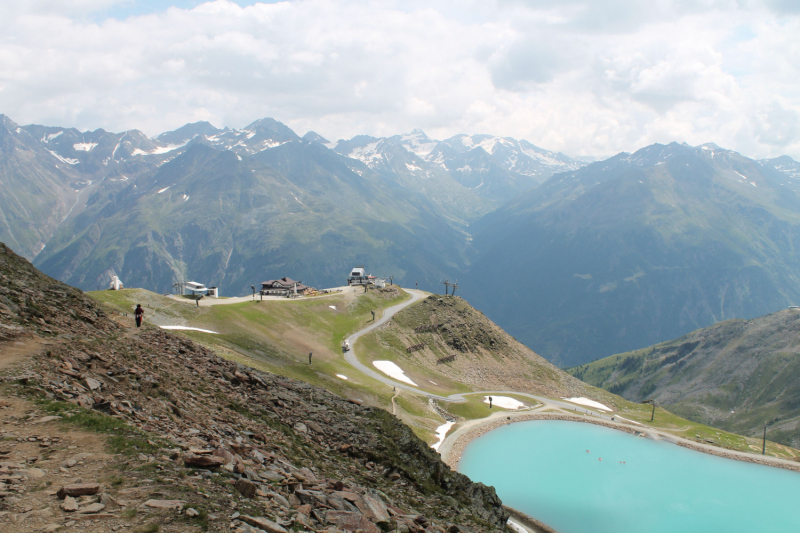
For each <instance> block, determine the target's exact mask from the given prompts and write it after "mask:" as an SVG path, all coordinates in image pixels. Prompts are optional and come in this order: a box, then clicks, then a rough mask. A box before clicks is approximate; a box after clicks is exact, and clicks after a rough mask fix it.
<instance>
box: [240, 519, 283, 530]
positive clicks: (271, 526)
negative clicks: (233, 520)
mask: <svg viewBox="0 0 800 533" xmlns="http://www.w3.org/2000/svg"><path fill="white" fill-rule="evenodd" d="M239 520H241V521H242V522H244V523H246V524H250V525H251V526H253V527H257V528H259V529H263V530H264V531H266V532H267V533H288V531H286V529H284V528H283V526H281V525H279V524H276V523H275V522H273V521H272V520H268V519H266V518H264V517H263V516H259V517H253V516H247V515H242V516H240V517H239Z"/></svg>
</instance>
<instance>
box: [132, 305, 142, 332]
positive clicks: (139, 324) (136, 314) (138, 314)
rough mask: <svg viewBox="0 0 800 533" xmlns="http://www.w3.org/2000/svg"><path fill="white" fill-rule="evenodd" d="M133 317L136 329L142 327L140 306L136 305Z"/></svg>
mask: <svg viewBox="0 0 800 533" xmlns="http://www.w3.org/2000/svg"><path fill="white" fill-rule="evenodd" d="M133 316H134V317H135V318H136V327H137V328H140V327H142V318H143V317H144V309H142V304H136V311H134V312H133Z"/></svg>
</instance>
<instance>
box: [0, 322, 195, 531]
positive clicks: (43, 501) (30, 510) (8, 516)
mask: <svg viewBox="0 0 800 533" xmlns="http://www.w3.org/2000/svg"><path fill="white" fill-rule="evenodd" d="M138 333H139V332H138V331H137V330H136V328H128V331H126V336H129V337H133V336H136V335H138ZM57 344H59V343H58V342H52V341H50V340H44V339H39V338H17V339H15V340H12V341H10V342H4V343H0V383H2V385H0V530H2V531H11V530H12V528H13V531H14V532H15V533H33V532H41V531H44V532H54V531H81V532H84V531H87V532H107V531H124V530H128V531H130V530H131V529H130V528H137V527H139V526H142V525H143V524H145V523H146V521H148V517H147V516H146V515H145V514H144V513H139V512H137V508H138V507H139V506H140V505H141V502H142V501H143V500H144V499H146V498H147V497H148V496H149V495H150V494H151V492H152V490H151V489H153V487H151V486H146V484H145V486H141V483H140V482H139V481H138V480H137V479H136V478H137V477H139V476H138V475H135V474H132V473H131V472H130V470H129V469H128V467H125V468H123V469H120V467H121V466H123V465H129V466H130V467H136V466H141V465H144V464H147V463H148V462H149V461H151V460H152V458H151V457H145V456H140V457H139V458H138V460H137V459H133V458H126V457H125V456H122V455H118V454H112V453H108V448H107V444H106V442H107V441H106V438H105V437H103V436H100V435H98V434H97V433H94V432H89V431H84V430H80V429H75V428H73V427H71V426H70V425H66V424H63V423H62V422H61V420H62V416H56V415H52V414H50V413H47V412H46V411H45V410H44V409H43V407H42V406H40V405H37V404H36V403H34V402H33V401H30V400H28V399H25V398H23V397H21V396H24V393H21V389H22V388H23V387H24V385H22V384H21V383H19V382H16V381H15V380H13V378H16V377H24V376H27V375H30V374H31V370H32V368H33V363H34V357H36V356H39V355H43V354H44V352H45V350H47V349H48V347H50V346H55V345H57ZM9 377H10V378H12V381H9ZM20 394H21V396H19V395H20ZM63 414H64V415H65V416H67V417H69V416H71V414H72V413H69V412H67V413H63ZM145 481H147V480H145ZM75 483H99V484H100V488H99V491H98V493H97V494H95V495H88V496H81V497H76V498H75V500H76V504H77V505H79V506H80V508H81V510H79V511H75V512H70V513H67V512H65V511H64V510H62V507H61V506H62V504H63V503H64V501H65V500H62V499H60V498H58V497H57V496H56V493H57V491H58V489H60V488H61V487H63V486H65V485H71V484H75ZM91 505H95V506H99V507H101V508H102V509H101V510H100V511H99V512H96V513H92V514H87V513H83V512H82V510H83V509H88V508H89V507H90V506H91ZM169 521H170V522H171V521H172V519H169ZM12 524H13V526H12ZM162 531H174V532H180V533H184V532H188V531H197V527H196V526H189V525H188V524H172V525H170V526H167V527H166V528H164V529H162Z"/></svg>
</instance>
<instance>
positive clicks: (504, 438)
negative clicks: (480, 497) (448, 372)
mask: <svg viewBox="0 0 800 533" xmlns="http://www.w3.org/2000/svg"><path fill="white" fill-rule="evenodd" d="M587 450H589V451H588V452H587ZM601 458H602V461H600V459H601ZM458 470H459V471H460V472H462V473H464V474H466V475H468V476H469V477H470V478H472V480H473V481H481V482H483V483H485V484H486V485H493V486H494V487H495V489H496V490H497V494H498V495H499V496H500V498H501V499H502V500H503V503H504V504H506V505H508V506H510V507H513V508H515V509H517V510H519V511H522V512H523V513H526V514H528V515H530V516H532V517H534V518H536V519H537V520H540V521H542V522H544V523H545V524H547V525H549V526H550V527H552V528H554V529H556V530H557V531H558V532H559V533H677V532H680V533H738V532H741V533H752V532H763V533H782V532H792V533H797V532H800V473H797V472H792V471H789V470H784V469H780V468H774V467H768V466H761V465H756V464H752V463H745V462H742V461H734V460H731V459H723V458H721V457H716V456H713V455H709V454H705V453H700V452H695V451H692V450H688V449H686V448H681V447H680V446H677V445H675V444H669V443H666V442H660V441H652V440H650V439H645V438H641V437H636V436H633V435H630V434H628V433H624V432H621V431H616V430H613V429H608V428H605V427H602V426H596V425H594V424H585V423H580V422H567V421H555V420H542V421H538V420H537V421H529V422H518V423H514V424H510V425H507V426H503V427H500V428H498V429H495V430H493V431H490V432H489V433H487V434H486V435H484V436H482V437H480V438H478V439H476V440H474V441H472V442H471V443H470V444H469V445H468V446H467V448H466V450H465V451H464V454H463V455H462V458H461V461H460V463H459V466H458Z"/></svg>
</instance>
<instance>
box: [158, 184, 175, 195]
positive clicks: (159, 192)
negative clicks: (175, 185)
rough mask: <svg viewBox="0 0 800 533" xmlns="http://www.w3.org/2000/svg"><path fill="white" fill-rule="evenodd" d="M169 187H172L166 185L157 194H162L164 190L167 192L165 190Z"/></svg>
mask: <svg viewBox="0 0 800 533" xmlns="http://www.w3.org/2000/svg"><path fill="white" fill-rule="evenodd" d="M170 187H172V185H167V186H166V187H164V188H163V189H161V190H160V191H158V194H161V193H162V192H164V191H166V190H167V189H169V188H170Z"/></svg>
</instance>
